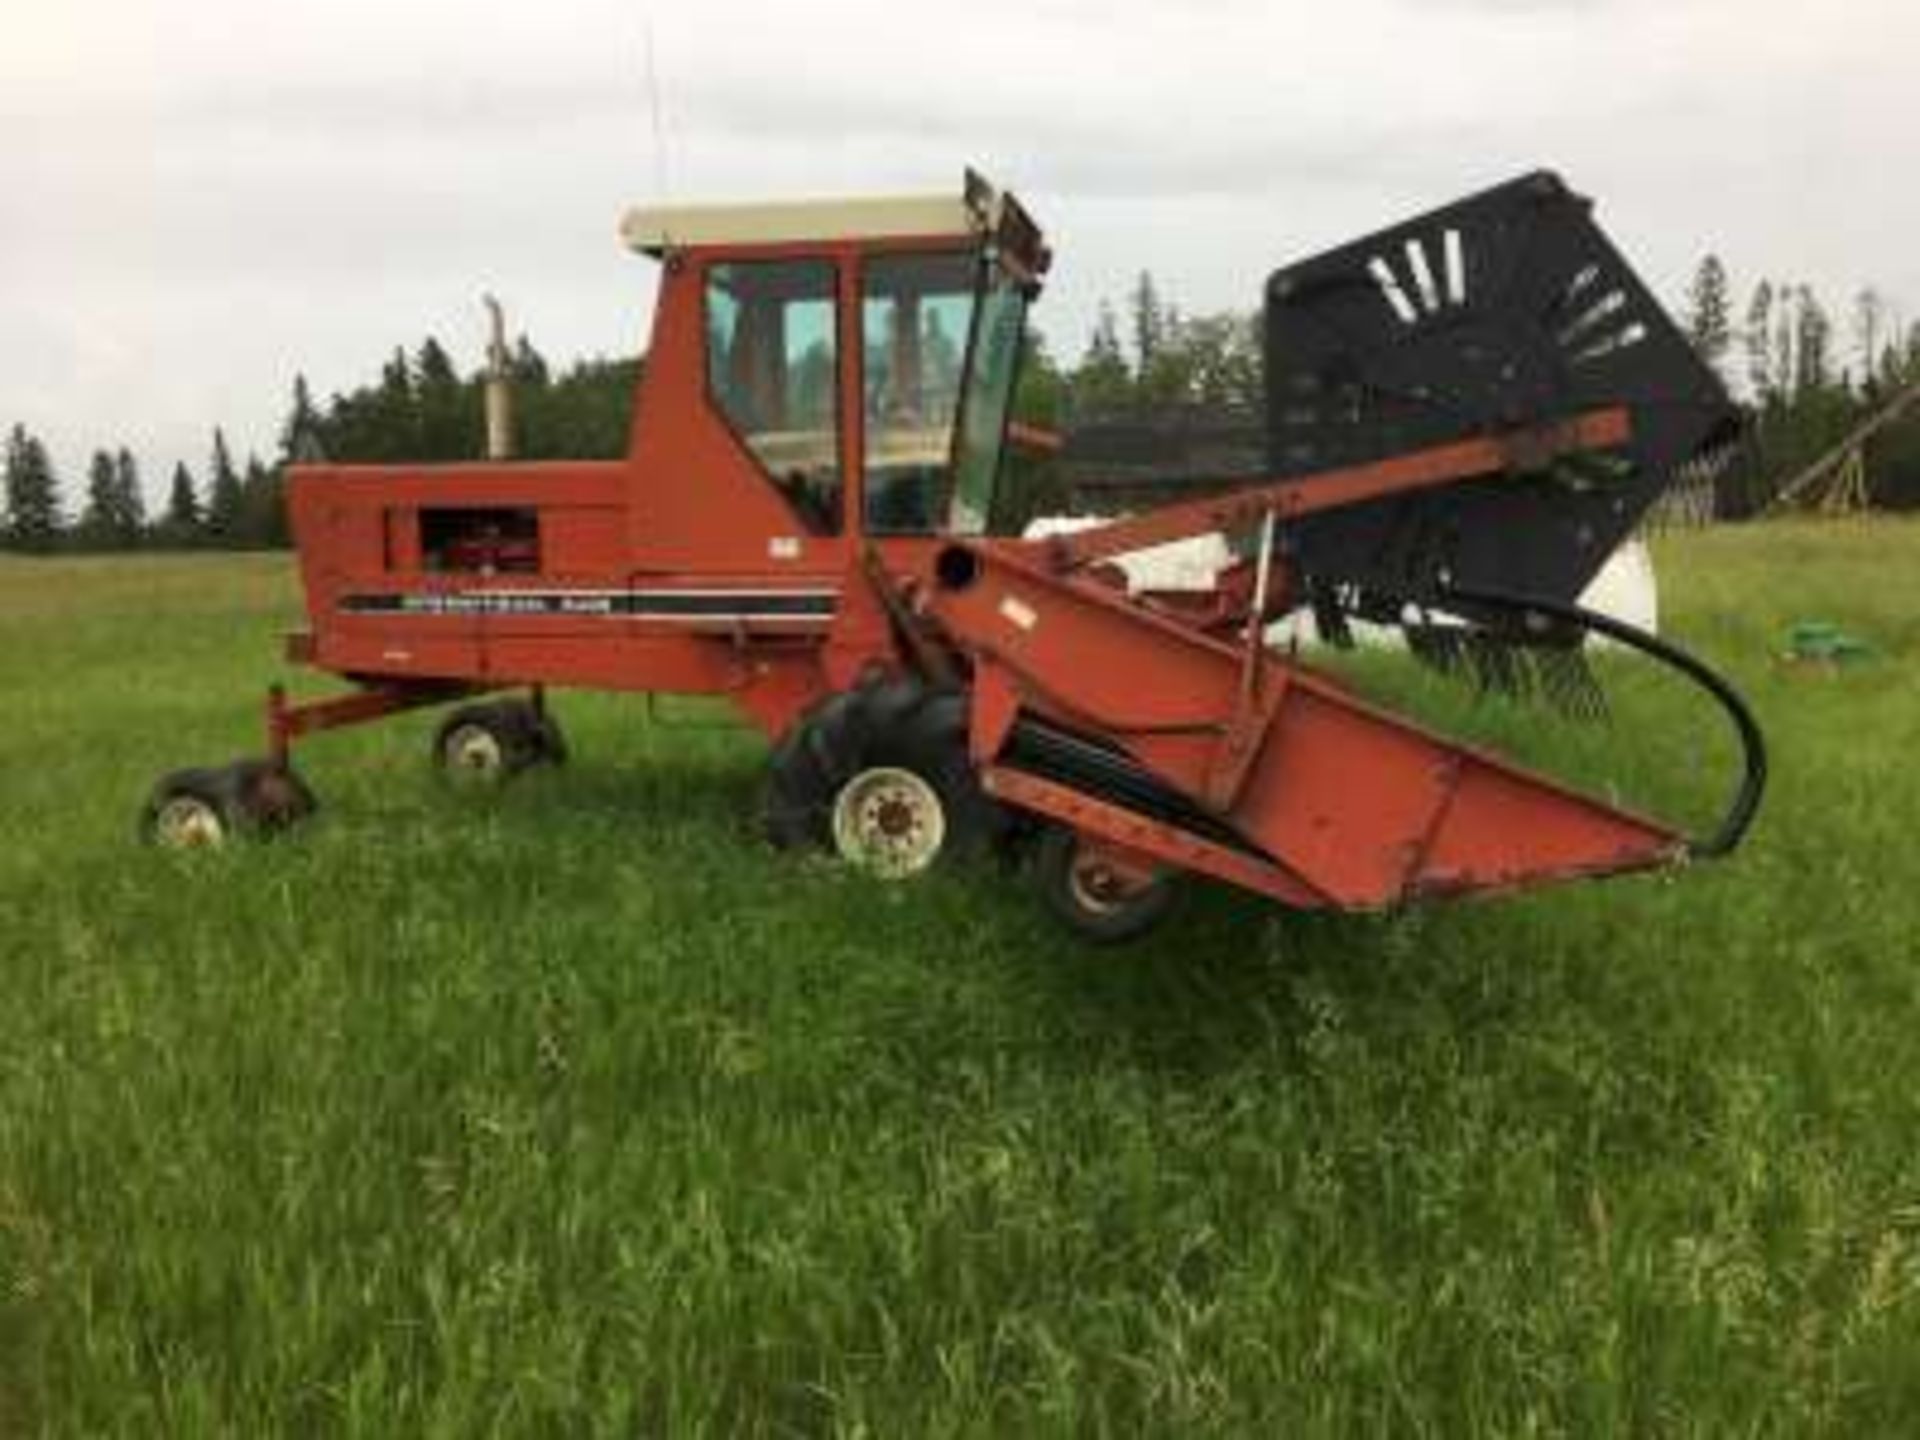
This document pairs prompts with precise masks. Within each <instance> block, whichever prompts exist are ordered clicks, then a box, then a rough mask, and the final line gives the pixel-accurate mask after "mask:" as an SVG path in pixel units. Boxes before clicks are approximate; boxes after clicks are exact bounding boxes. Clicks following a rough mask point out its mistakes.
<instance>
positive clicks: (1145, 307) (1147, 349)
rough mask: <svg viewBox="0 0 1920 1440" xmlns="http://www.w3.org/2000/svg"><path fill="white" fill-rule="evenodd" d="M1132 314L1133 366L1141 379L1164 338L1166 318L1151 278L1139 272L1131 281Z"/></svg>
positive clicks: (1149, 275)
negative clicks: (1136, 277) (1138, 275)
mask: <svg viewBox="0 0 1920 1440" xmlns="http://www.w3.org/2000/svg"><path fill="white" fill-rule="evenodd" d="M1129 304H1130V306H1131V308H1132V312H1133V366H1134V374H1135V375H1144V374H1146V373H1147V371H1148V370H1149V369H1150V368H1151V367H1152V365H1153V362H1154V359H1155V357H1157V356H1158V355H1159V353H1160V348H1161V346H1162V345H1163V344H1164V343H1165V342H1166V338H1167V316H1166V312H1165V311H1164V310H1163V309H1162V308H1161V305H1160V292H1159V290H1158V289H1156V288H1155V286H1154V283H1153V276H1152V274H1151V273H1149V272H1148V271H1145V270H1142V271H1141V272H1140V278H1139V279H1138V280H1136V281H1134V284H1133V294H1132V296H1131V297H1130V299H1129Z"/></svg>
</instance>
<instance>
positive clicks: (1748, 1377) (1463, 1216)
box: [0, 523, 1920, 1436]
mask: <svg viewBox="0 0 1920 1440" xmlns="http://www.w3.org/2000/svg"><path fill="white" fill-rule="evenodd" d="M1659 561H1660V565H1661V574H1662V579H1663V585H1664V589H1665V599H1666V602H1667V606H1668V612H1669V618H1670V621H1671V629H1672V631H1673V633H1676V634H1677V635H1679V636H1680V637H1681V638H1683V639H1685V640H1687V641H1689V642H1692V643H1694V644H1695V645H1697V647H1698V648H1700V649H1701V650H1702V651H1703V652H1704V653H1706V654H1707V655H1709V656H1711V657H1712V658H1714V659H1716V660H1718V661H1720V662H1724V664H1725V665H1726V666H1727V668H1729V669H1730V670H1731V671H1732V672H1733V673H1734V674H1735V676H1736V677H1737V678H1738V679H1739V680H1740V681H1741V683H1742V684H1743V686H1744V687H1745V688H1746V690H1747V692H1748V693H1749V695H1750V696H1751V697H1752V699H1753V700H1754V702H1755V704H1756V706H1757V708H1758V710H1759V711H1760V713H1761V716H1762V719H1763V721H1764V722H1765V724H1766V726H1767V728H1768V731H1769V734H1770V737H1771V740H1772V745H1773V752H1774V762H1775V764H1774V768H1775V774H1776V778H1775V783H1774V788H1773V791H1772V794H1771V797H1770V800H1769V804H1768V807H1767V809H1766V811H1765V812H1764V814H1763V816H1762V819H1761V823H1760V825H1759V827H1758V830H1757V831H1756V834H1755V836H1754V839H1753V841H1752V842H1751V844H1750V846H1749V847H1748V848H1747V849H1746V850H1745V851H1743V852H1742V853H1741V854H1740V855H1739V856H1738V857H1737V858H1736V859H1735V860H1733V861H1732V862H1731V863H1728V864H1725V865H1721V866H1716V867H1703V868H1700V869H1698V870H1695V871H1693V872H1691V873H1686V874H1681V875H1675V876H1668V877H1660V878H1652V879H1643V880H1635V881H1625V882H1619V883H1613V884H1606V885H1591V886H1580V887H1574V888H1569V889H1563V890H1559V891H1555V892H1552V893H1548V894H1542V895H1538V896H1534V897H1529V898H1526V899H1523V900H1515V901H1503V902H1497V903H1492V904H1485V905H1468V906H1458V907H1454V908H1445V909H1434V910H1429V911H1423V912H1419V913H1413V914H1408V915H1403V916H1399V917H1395V918H1387V919H1380V918H1375V919H1338V918H1325V917H1300V916H1293V915H1288V914H1286V913H1283V912H1280V911H1277V910H1275V909H1272V908H1270V907H1267V906H1264V905H1262V904H1259V903H1257V902H1254V901H1251V900H1247V899H1243V898H1240V897H1237V896H1234V895H1230V894H1224V893H1219V892H1210V893H1206V894H1202V895H1198V896H1195V897H1193V899H1192V900H1191V901H1190V903H1189V904H1188V905H1187V907H1186V909H1185V912H1184V913H1183V914H1182V915H1180V916H1179V917H1177V920H1176V922H1175V923H1173V924H1172V925H1170V926H1169V927H1168V928H1166V929H1165V930H1163V931H1162V932H1160V933H1159V934H1157V935H1155V936H1154V937H1152V938H1151V939H1150V940H1148V941H1147V942H1145V943H1143V944H1141V945H1139V946H1137V947H1135V948H1132V949H1128V950H1124V951H1118V952H1115V951H1089V950H1085V949H1082V948H1080V947H1078V946H1076V945H1075V944H1074V943H1073V942H1071V941H1069V940H1068V939H1066V938H1064V937H1063V935H1062V934H1061V933H1060V932H1058V931H1057V930H1056V929H1055V928H1054V927H1053V926H1052V925H1051V923H1050V922H1049V921H1048V920H1047V919H1046V917H1045V916H1044V915H1043V913H1042V912H1041V910H1040V908H1039V906H1038V904H1037V903H1036V902H1035V901H1034V899H1033V898H1032V896H1031V895H1029V894H1028V893H1027V892H1026V891H1024V890H1023V889H1020V888H1018V887H1016V886H1012V885H1009V884H1005V883H1002V882H1001V880H1000V877H998V876H996V875H994V874H993V873H991V872H990V871H983V872H980V873H977V874H974V875H971V876H964V877H960V878H957V879H943V880H939V881H933V882H928V883H926V884H924V885H919V886H913V887H905V888H898V887H896V888H882V887H879V886H877V885H875V884H873V883H870V882H866V881H863V880H861V879H859V878H857V877H854V876H850V875H847V874H844V873H842V872H841V871H840V870H838V869H837V868H835V867H833V866H831V865H829V864H826V863H824V862H817V861H816V862H802V861H797V860H795V859H793V858H791V857H783V856H778V855H775V854H772V853H770V852H768V851H766V850H764V849H762V848H761V847H759V846H758V845H757V844H756V843H754V842H753V841H752V839H751V821H752V811H753V803H754V796H755V792H756V787H757V781H758V769H757V766H758V757H759V746H758V745H757V743H756V742H754V741H753V740H752V739H751V738H749V737H747V736H745V735H744V734H741V733H738V732H731V731H690V730H686V729H675V728H668V727H665V726H661V725H652V724H649V723H648V722H647V721H646V719H645V718H644V715H643V712H642V709H641V707H640V706H639V705H638V704H637V703H636V702H631V701H625V700H618V699H611V698H606V697H591V696H588V697H562V698H561V701H560V709H561V713H562V715H563V718H564V720H565V721H566V723H567V726H568V730H569V732H570V736H571V738H572V740H573V743H574V749H575V754H576V761H575V764H574V765H573V766H572V767H571V768H570V769H568V770H566V771H563V772H558V773H554V774H542V775H539V776H536V777H531V778H530V779H529V780H528V781H527V782H526V783H524V784H522V785H520V786H517V787H515V788H514V789H512V790H510V791H509V792H508V793H506V794H504V795H502V796H500V797H498V798H497V799H494V800H491V801H488V800H481V801H475V800H472V799H470V798H463V797H459V796H450V795H447V794H444V793H442V792H441V791H440V790H439V789H438V788H437V787H436V786H435V784H434V783H433V781H432V779H431V777H430V775H429V774H428V772H427V769H426V767H425V765H424V763H423V757H424V752H425V746H426V738H427V734H428V732H429V728H430V725H431V720H430V719H428V718H426V717H411V718H409V719H407V720H403V721H399V722H395V723H394V724H392V725H390V726H387V727H384V728H375V729H370V730H367V731H363V732H359V733H355V734H350V735H346V736H341V737H329V738H328V739H326V740H324V741H321V742H319V743H317V744H316V745H315V746H314V747H313V748H312V750H311V751H310V753H308V755H307V757H306V759H305V760H304V761H303V769H304V771H305V773H306V774H307V775H308V776H309V778H310V779H311V780H312V781H313V783H314V785H315V787H316V788H317V789H318V790H319V792H320V794H321V796H322V800H323V804H324V805H325V807H326V808H325V810H324V813H323V815H322V816H321V818H320V820H319V821H318V822H317V823H316V824H315V825H314V826H313V827H312V828H311V829H310V830H309V831H307V832H305V833H303V835H302V836H301V838H299V839H298V840H297V841H294V842H291V843H285V844H277V845H272V846H266V847H261V848H257V849H251V850H240V851H237V852H232V853H225V854H219V855H210V856H209V855H199V856H184V857H174V856H165V855H159V854H153V853H147V852H143V851H141V850H139V849H138V848H136V847H135V846H134V845H133V843H132V822H133V817H134V812H135V809H136V806H137V804H138V801H139V799H140V797H141V795H142V794H143V792H144V790H145V788H146V786H147V785H148V784H149V783H150V782H151V780H152V779H153V778H154V777H155V776H156V775H157V774H158V773H159V772H161V771H162V770H164V769H169V768H172V767H174V766H177V765H182V764H188V763H208V762H213V761H218V760H224V759H226V758H229V757H230V756H232V755H234V754H238V753H241V752H243V751H245V750H247V749H250V748H252V747H254V746H255V745H256V744H257V741H256V739H255V725H256V720H255V716H256V697H257V695H258V693H259V689H260V686H261V684H262V682H263V681H264V680H266V679H267V678H269V677H270V676H271V675H273V674H274V673H275V664H276V658H275V646H276V638H277V634H278V632H279V631H280V630H281V629H284V628H286V627H287V625H288V624H290V623H291V622H292V621H293V620H294V618H295V612H296V597H295V591H294V587H293V583H292V578H291V574H290V570H289V568H288V566H287V565H286V564H285V562H284V561H282V560H280V559H275V558H240V559H232V558H228V559H219V558H178V559H168V558H154V559H142V560H137V561H128V562H107V561H54V562H47V563H30V562H24V561H13V562H7V563H4V564H0V717H4V719H3V720H0V807H3V808H0V826H4V840H5V843H4V845H0V1436H13V1435H32V1434H39V1433H46V1434H54V1435H65V1434H95V1433H105V1434H124V1435H138V1436H153V1435H161V1434H166V1435H182V1436H203V1435H234V1436H258V1435H267V1434H290V1435H316V1434H336V1433H337V1434H355V1435H359V1434H366V1435H447V1436H454V1435H460V1436H465V1435H480V1434H501V1435H516V1436H517V1435H542V1434H553V1435H585V1434H608V1435H639V1434H646V1435H651V1434H708V1435H716V1436H733V1435H789V1434H820V1433H841V1434H867V1435H873V1436H900V1435H959V1434H965V1435H996V1436H999V1435H1028V1434H1056V1433H1108V1434H1136V1433H1161V1434H1182V1435H1185V1434H1192V1433H1218V1432H1235V1431H1237V1432H1242V1433H1264V1434H1302V1433H1351V1432H1360V1433H1369V1434H1370V1433H1380V1432H1396V1433H1399V1432H1405V1433H1434V1434H1441V1433H1444V1434H1475V1435H1479V1434H1535V1433H1557V1432H1576V1433H1621V1432H1633V1433H1651V1434H1698V1435H1703V1436H1706V1435H1711V1436H1721V1435H1729V1434H1752V1433H1807V1432H1812V1433H1829V1434H1835V1435H1846V1436H1859V1435H1871V1434H1897V1433H1907V1434H1911V1433H1914V1432H1913V1427H1914V1426H1915V1424H1916V1423H1920V1422H1916V1416H1920V1144H1917V1143H1916V1142H1917V1141H1920V1067H1916V1063H1915V1062H1916V1055H1920V867H1917V866H1916V861H1915V858H1914V856H1915V848H1914V835H1915V832H1916V829H1920V526H1916V525H1913V524H1894V523H1881V524H1872V525H1868V524H1836V525H1827V526H1815V525H1806V526H1787V525H1782V526H1776V527H1769V528H1750V529H1743V530H1726V531H1721V532H1715V533H1706V534H1690V535H1683V536H1676V537H1670V538H1668V539H1667V540H1665V541H1663V542H1662V544H1661V546H1660V551H1659ZM1798 618H1822V619H1829V620H1834V621H1837V622H1840V623H1842V624H1844V625H1846V626H1847V627H1848V628H1850V629H1852V630H1854V631H1856V632H1858V633H1860V634H1862V635H1864V636H1865V637H1867V638H1868V639H1870V640H1871V641H1872V642H1873V643H1874V644H1875V645H1876V646H1877V647H1878V649H1879V651H1880V655H1881V658H1880V659H1879V660H1878V661H1877V662H1875V663H1872V664H1869V665H1864V666H1861V667H1859V668H1857V669H1854V670H1851V671H1847V672H1844V673H1838V674H1827V673H1809V672H1796V671H1792V670H1789V669H1787V668H1785V667H1782V666H1779V665H1777V664H1776V663H1774V661H1773V660H1772V658H1771V655H1772V652H1773V651H1774V650H1775V649H1777V648H1778V645H1779V643H1780V639H1781V636H1782V633H1783V632H1784V629H1785V626H1786V625H1787V624H1788V622H1790V621H1791V620H1794V619H1798ZM1537 724H1538V725H1539V726H1541V727H1550V721H1549V720H1548V719H1545V718H1542V719H1540V720H1539V721H1538V722H1537ZM1554 733H1556V734H1557V733H1560V732H1559V731H1558V730H1557V729H1556V730H1555V731H1554ZM1562 743H1566V744H1568V745H1570V746H1573V745H1578V744H1584V743H1587V742H1577V741H1571V740H1568V741H1565V742H1562ZM1629 745H1630V748H1631V750H1632V751H1633V753H1634V755H1635V756H1636V757H1637V759H1636V762H1635V763H1639V764H1647V763H1651V762H1652V761H1655V760H1658V761H1662V762H1665V763H1668V764H1669V765H1670V767H1672V768H1677V769H1678V770H1679V771H1680V772H1681V773H1682V775H1683V776H1688V775H1690V774H1691V772H1692V771H1693V770H1694V769H1695V768H1697V767H1696V766H1695V765H1694V761H1693V757H1694V755H1695V753H1696V752H1695V748H1694V741H1693V740H1692V739H1691V738H1690V737H1689V736H1688V734H1687V733H1686V732H1683V731H1681V730H1678V729H1674V730H1665V729H1661V730H1654V731H1639V730H1636V731H1634V732H1633V734H1632V736H1631V737H1629ZM1691 784H1692V781H1691V779H1688V780H1685V781H1683V782H1682V783H1680V785H1679V788H1680V789H1681V790H1685V789H1687V788H1688V786H1689V785H1691ZM1710 789H1711V787H1709V793H1710Z"/></svg>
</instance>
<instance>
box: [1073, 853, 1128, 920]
mask: <svg viewBox="0 0 1920 1440" xmlns="http://www.w3.org/2000/svg"><path fill="white" fill-rule="evenodd" d="M1067 887H1068V889H1070V890H1071V891H1072V892H1073V903H1074V904H1076V905H1078V906H1079V907H1080V908H1081V909H1082V910H1084V911H1086V912H1087V913H1088V914H1089V915H1112V914H1114V913H1115V912H1116V911H1120V910H1124V909H1125V908H1126V907H1127V905H1128V904H1129V903H1131V902H1132V901H1134V900H1136V899H1138V898H1139V896H1140V894H1141V893H1142V892H1143V891H1144V890H1145V889H1146V888H1147V886H1145V885H1135V886H1129V885H1128V884H1127V883H1126V882H1125V881H1124V880H1122V879H1121V878H1120V876H1119V875H1117V874H1115V873H1114V871H1113V869H1112V868H1111V867H1110V866H1108V865H1107V864H1106V863H1105V862H1104V861H1101V860H1099V859H1096V858H1093V857H1090V856H1088V855H1087V854H1086V853H1085V852H1084V851H1081V852H1078V853H1076V854H1075V855H1074V857H1073V859H1072V860H1071V861H1069V862H1068V865H1067Z"/></svg>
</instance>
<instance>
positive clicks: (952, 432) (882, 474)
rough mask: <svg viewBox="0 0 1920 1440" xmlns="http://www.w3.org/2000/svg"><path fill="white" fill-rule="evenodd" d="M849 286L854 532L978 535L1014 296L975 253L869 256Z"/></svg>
mask: <svg viewBox="0 0 1920 1440" xmlns="http://www.w3.org/2000/svg"><path fill="white" fill-rule="evenodd" d="M861 289H862V296H861V317H860V331H861V366H862V373H861V390H862V397H861V398H862V408H863V412H864V419H865V426H864V430H865V451H866V467H865V477H864V478H865V493H866V500H865V511H866V515H865V519H866V529H867V531H868V533H870V534H876V535H927V534H939V533H958V534H978V533H980V532H981V531H982V530H984V529H985V528H986V526H987V524H988V522H989V520H990V519H991V517H992V515H993V499H994V488H995V483H996V480H997V478H998V475H999V469H1000V450H1001V442H1002V439H1003V437H1004V435H1005V432H1006V423H1007V412H1008V408H1009V406H1010V404H1011V401H1012V395H1013V383H1014V380H1015V378H1016V376H1017V375H1018V372H1019V364H1020V338H1021V334H1022V327H1023V323H1024V317H1025V304H1026V302H1025V297H1024V295H1023V293H1022V291H1021V289H1020V287H1019V286H1018V285H1017V284H1015V283H1014V282H1013V281H1012V280H1011V279H1010V278H1008V277H1007V276H1005V274H1004V273H1003V272H1002V270H1001V267H1000V266H999V265H997V264H996V263H994V262H993V261H992V260H991V259H984V260H983V258H982V257H981V255H980V253H979V252H978V251H957V252H950V253H944V254H942V253H933V254H929V253H924V252H923V253H917V254H911V255H888V256H878V257H875V258H873V259H870V260H868V261H867V262H866V264H865V266H864V267H863V272H862V282H861Z"/></svg>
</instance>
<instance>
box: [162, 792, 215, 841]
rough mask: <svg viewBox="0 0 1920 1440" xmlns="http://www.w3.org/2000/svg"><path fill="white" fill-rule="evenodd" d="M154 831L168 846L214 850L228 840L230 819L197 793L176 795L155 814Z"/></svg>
mask: <svg viewBox="0 0 1920 1440" xmlns="http://www.w3.org/2000/svg"><path fill="white" fill-rule="evenodd" d="M153 834H154V838H155V839H157V840H158V841H159V842H160V843H161V844H162V845H163V846H165V847H166V848H167V849H169V850H211V849H213V848H214V847H216V846H219V845H224V844H225V843H226V840H227V822H226V821H225V820H223V819H222V818H221V817H220V812H219V811H218V810H216V809H215V808H214V807H213V806H212V805H209V804H208V803H207V802H206V801H205V800H202V799H200V798H199V797H198V796H197V795H174V796H172V797H170V798H169V799H168V800H167V801H166V802H165V803H164V804H162V805H161V806H160V809H159V810H158V811H157V812H156V813H155V814H154V817H153Z"/></svg>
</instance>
